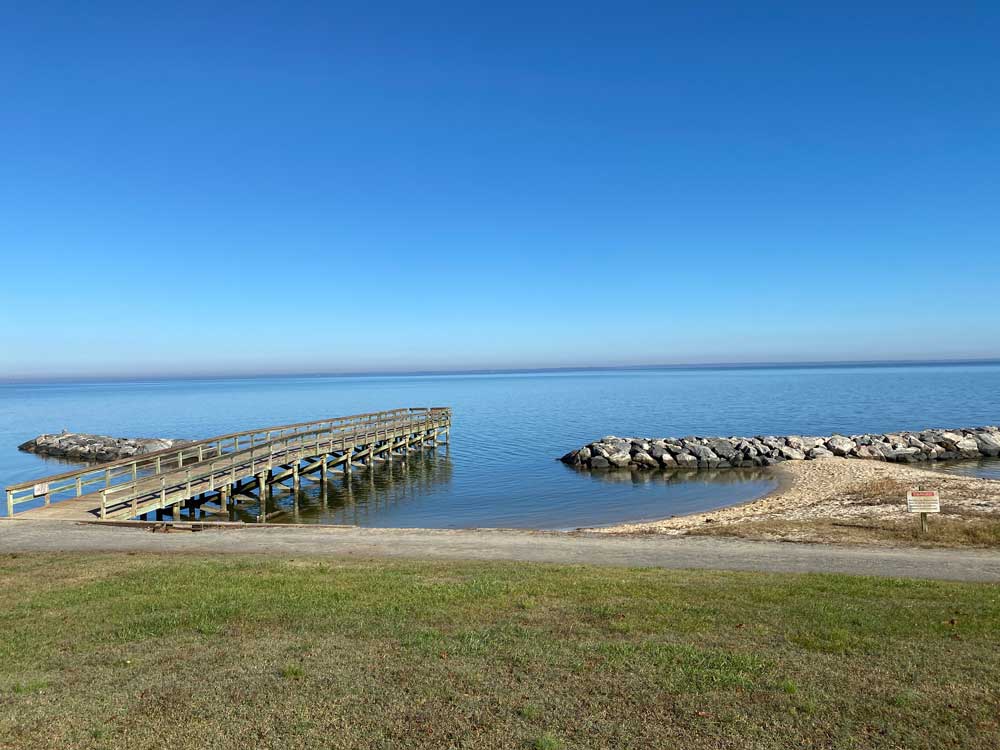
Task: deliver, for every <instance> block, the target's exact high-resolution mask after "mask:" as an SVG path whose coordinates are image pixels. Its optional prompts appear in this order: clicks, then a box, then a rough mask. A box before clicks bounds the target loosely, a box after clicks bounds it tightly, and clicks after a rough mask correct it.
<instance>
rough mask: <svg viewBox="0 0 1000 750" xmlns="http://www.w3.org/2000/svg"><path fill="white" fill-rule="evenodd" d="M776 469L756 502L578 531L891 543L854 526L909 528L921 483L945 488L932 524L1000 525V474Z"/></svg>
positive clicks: (795, 465)
mask: <svg viewBox="0 0 1000 750" xmlns="http://www.w3.org/2000/svg"><path fill="white" fill-rule="evenodd" d="M771 471H772V472H773V475H774V476H775V478H776V479H777V480H778V486H777V487H776V488H775V489H774V490H772V491H771V492H768V493H767V494H766V495H764V496H762V497H759V498H757V499H755V500H750V501H748V502H745V503H740V504H738V505H731V506H726V507H723V508H718V509H716V510H712V511H704V512H700V513H692V514H687V515H682V516H675V517H671V518H663V519H659V520H656V521H646V522H636V523H621V524H613V525H609V526H601V527H588V528H581V529H580V530H581V531H587V532H591V533H597V534H625V535H634V534H663V535H671V536H681V535H702V534H706V533H707V534H713V535H731V536H741V537H746V538H755V539H771V540H775V539H780V540H784V541H818V542H832V541H836V542H848V543H851V542H857V541H893V540H892V539H891V538H883V539H877V540H873V539H863V538H861V537H865V536H880V535H878V534H875V535H872V534H867V535H866V534H863V533H860V534H859V533H853V534H852V533H849V532H850V530H852V529H853V530H855V531H862V532H863V531H865V530H868V531H882V532H887V531H901V530H902V531H905V530H906V529H907V528H908V527H912V526H914V525H915V518H916V516H915V514H911V513H909V512H908V511H907V509H906V499H905V492H906V490H907V489H912V488H915V487H917V486H918V485H919V486H920V487H922V488H923V489H936V490H938V491H939V492H940V493H941V513H939V514H932V518H931V527H932V530H933V529H934V527H938V528H939V529H940V528H942V527H943V526H944V525H945V524H948V525H950V526H956V525H957V526H958V527H961V526H963V525H964V526H969V527H971V526H973V525H976V524H987V525H995V526H996V527H998V528H1000V480H995V479H985V478H979V477H969V476H964V475H961V474H951V473H947V472H942V471H933V470H930V469H925V468H919V467H916V466H913V465H907V464H898V463H889V462H880V461H859V460H857V459H847V458H826V459H823V460H817V461H794V462H791V461H789V462H784V463H781V464H779V465H777V466H775V467H773V468H772V469H771ZM935 517H936V518H935ZM830 527H833V529H839V530H837V531H834V530H833V529H831V528H830ZM840 530H845V531H840ZM881 536H882V537H886V536H887V535H886V534H882V535H881ZM888 536H891V535H888ZM905 536H912V534H906V535H905ZM897 541H899V540H897ZM927 541H928V542H933V541H934V539H933V537H929V538H928V539H927ZM984 546H991V545H989V544H987V545H984Z"/></svg>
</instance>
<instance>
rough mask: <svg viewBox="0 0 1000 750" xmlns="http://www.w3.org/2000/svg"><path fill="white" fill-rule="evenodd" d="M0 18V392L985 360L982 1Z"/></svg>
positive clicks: (998, 139) (992, 121)
mask: <svg viewBox="0 0 1000 750" xmlns="http://www.w3.org/2000/svg"><path fill="white" fill-rule="evenodd" d="M0 8H2V10H0V123H2V129H0V134H2V138H0V258H2V262H3V266H2V267H3V273H2V278H3V291H2V295H0V352H2V354H0V376H8V377H9V376H26V375H27V376H30V375H73V374H148V373H184V372H196V373H205V372H213V373H223V372H274V371H309V372H315V371H341V370H395V369H424V368H480V367H524V366H566V365H601V364H635V363H671V362H742V361H788V360H800V361H801V360H842V359H843V360H864V359H893V358H907V359H912V358H969V357H998V356H1000V239H998V238H1000V42H998V40H1000V4H998V3H996V2H979V3H977V2H962V3H955V2H934V3H928V2H920V1H919V0H912V1H911V2H898V3H896V2H870V0H869V1H868V2H837V3H822V4H819V3H808V2H798V1H789V2H780V3H779V2H766V1H761V2H743V3H739V2H687V3H671V2H651V3H629V2H621V1H617V2H613V3H602V4H594V3H586V2H582V3H581V2H571V3H569V2H568V3H545V2H538V0H534V1H533V2H530V3H517V2H503V3H495V4H492V5H491V6H488V7H487V6H485V5H484V4H479V3H468V2H462V3H400V4H379V3H371V2H360V3H351V4H348V3H336V2H315V3H295V2H282V3H277V2H274V3H254V2H210V3H205V2H198V3H190V4H188V3H182V2H172V3H164V4H162V5H158V4H154V3H134V2H128V3H125V2H121V3H118V2H94V3H78V2H73V3H65V4H62V3H59V2H44V3H12V2H4V3H2V5H0Z"/></svg>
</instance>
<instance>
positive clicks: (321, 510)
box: [247, 450, 452, 524]
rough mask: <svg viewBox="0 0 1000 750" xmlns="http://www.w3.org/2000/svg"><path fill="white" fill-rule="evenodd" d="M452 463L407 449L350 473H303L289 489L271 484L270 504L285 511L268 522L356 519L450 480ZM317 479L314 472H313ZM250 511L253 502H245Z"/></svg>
mask: <svg viewBox="0 0 1000 750" xmlns="http://www.w3.org/2000/svg"><path fill="white" fill-rule="evenodd" d="M451 477H452V464H451V459H450V458H449V457H448V455H447V451H445V452H443V453H437V454H436V453H435V452H434V451H433V450H431V451H427V452H425V453H416V454H414V453H411V454H410V456H409V459H408V460H407V461H406V462H405V463H404V462H403V460H402V457H399V458H397V459H395V460H393V461H392V462H391V463H389V462H383V463H376V464H375V466H374V467H372V468H367V467H355V469H354V471H352V472H351V473H350V474H339V473H338V474H333V473H331V474H330V475H329V477H328V479H327V482H326V484H325V486H324V484H323V483H322V482H321V481H309V480H308V479H307V478H306V477H303V482H302V488H301V490H300V491H299V492H298V493H297V494H295V493H293V492H292V491H291V490H290V489H288V488H283V487H276V488H275V492H274V493H273V496H272V501H271V503H269V506H270V505H271V504H272V503H273V505H274V506H275V509H282V510H285V511H286V512H285V513H283V514H281V515H278V516H276V517H274V518H273V519H272V521H273V522H274V523H336V524H361V523H364V521H365V519H366V518H367V517H368V516H369V515H371V514H374V513H377V512H378V511H380V510H384V509H386V508H388V507H391V506H395V505H400V504H404V503H407V502H412V501H413V500H416V499H418V498H419V497H421V496H423V495H426V494H427V493H428V492H430V491H431V490H432V489H433V488H434V487H436V486H438V485H441V484H447V483H448V482H450V481H451ZM314 478H315V479H317V480H318V478H319V477H318V475H314ZM247 511H248V512H247V515H248V516H250V515H252V511H253V508H252V507H251V508H247Z"/></svg>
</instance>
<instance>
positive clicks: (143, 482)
mask: <svg viewBox="0 0 1000 750" xmlns="http://www.w3.org/2000/svg"><path fill="white" fill-rule="evenodd" d="M450 422H451V412H450V410H448V409H442V408H438V409H430V410H426V411H422V412H420V413H419V414H417V415H412V414H411V415H407V416H399V417H389V418H386V419H383V420H380V421H376V422H369V423H362V424H361V425H360V426H348V427H344V426H333V427H322V428H320V429H316V430H310V431H308V432H300V433H295V434H291V435H287V436H285V437H281V438H276V439H274V440H271V441H270V442H268V443H266V444H263V445H257V446H253V447H251V448H249V449H246V450H242V451H238V452H233V453H226V454H225V455H223V456H222V457H221V458H218V459H207V460H205V461H203V462H201V463H197V464H191V465H189V466H188V467H187V468H185V469H181V470H174V471H173V472H171V473H170V474H168V475H160V476H159V477H156V476H147V477H144V478H140V479H137V480H133V481H130V482H125V483H123V484H118V485H115V486H114V487H112V488H110V489H106V490H102V491H101V503H100V512H99V515H100V517H101V518H105V517H107V516H108V514H109V513H111V514H118V513H121V512H122V511H125V510H131V514H132V515H137V514H138V513H139V512H143V511H140V507H145V506H148V505H149V504H150V503H153V504H154V505H157V507H165V506H166V505H167V504H168V502H167V501H168V499H169V498H170V496H171V495H172V494H175V493H180V494H181V495H182V496H183V497H192V496H194V495H197V494H201V493H204V492H214V491H215V490H217V489H219V488H220V487H223V486H231V485H234V484H235V483H236V480H237V478H239V477H249V476H256V475H258V474H260V473H262V472H270V471H271V470H272V469H273V468H274V467H276V466H282V465H285V464H288V463H291V462H293V461H297V460H299V459H302V458H307V457H311V456H319V455H323V454H327V453H332V452H335V451H348V452H350V451H351V450H352V449H353V447H354V446H357V445H361V444H374V443H377V442H380V441H389V440H392V439H394V438H396V437H401V436H404V435H408V434H410V433H413V432H420V431H425V430H426V431H429V430H432V429H435V428H442V427H443V428H447V427H448V426H449V425H450ZM361 455H364V454H361ZM350 458H351V457H350V456H348V457H347V461H350ZM157 480H158V481H157ZM147 509H148V508H147Z"/></svg>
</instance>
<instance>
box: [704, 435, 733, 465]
mask: <svg viewBox="0 0 1000 750" xmlns="http://www.w3.org/2000/svg"><path fill="white" fill-rule="evenodd" d="M706 442H707V444H708V447H709V448H711V449H712V450H713V451H714V452H715V454H716V455H717V456H718V457H719V458H721V459H723V460H725V461H729V460H731V459H733V458H736V454H737V450H736V447H735V446H734V445H733V443H732V442H731V441H729V440H727V439H726V438H709V439H708V440H707V441H706Z"/></svg>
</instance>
